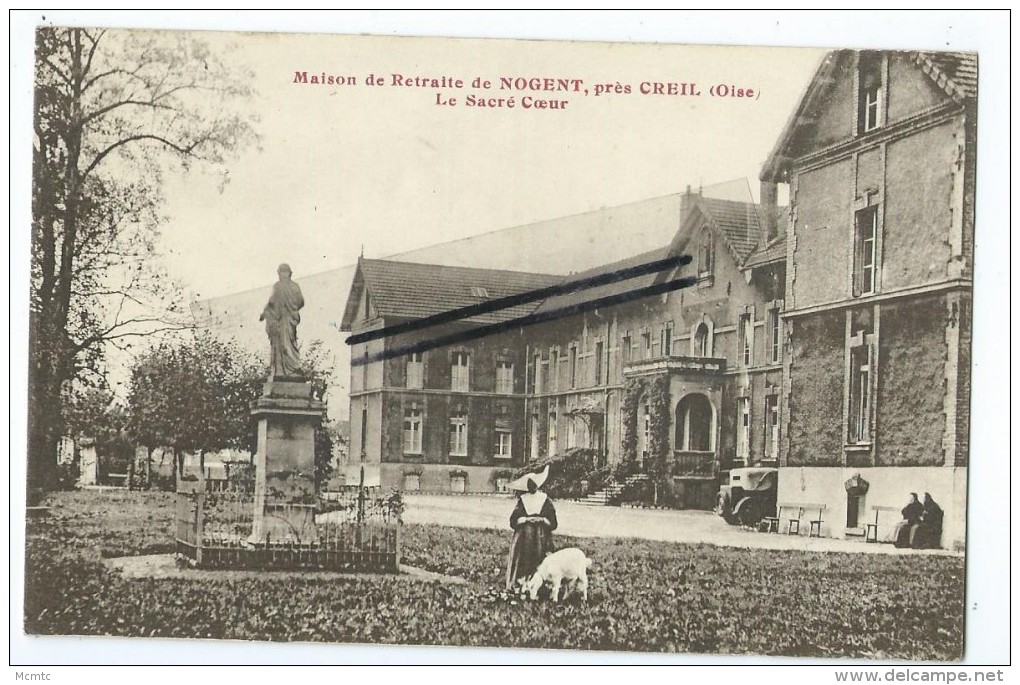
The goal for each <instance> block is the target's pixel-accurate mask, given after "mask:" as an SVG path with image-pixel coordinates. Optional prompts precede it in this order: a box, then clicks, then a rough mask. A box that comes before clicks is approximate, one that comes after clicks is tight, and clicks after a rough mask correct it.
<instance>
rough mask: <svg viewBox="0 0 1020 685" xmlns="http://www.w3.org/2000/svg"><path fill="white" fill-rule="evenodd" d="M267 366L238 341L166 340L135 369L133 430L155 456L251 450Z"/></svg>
mask: <svg viewBox="0 0 1020 685" xmlns="http://www.w3.org/2000/svg"><path fill="white" fill-rule="evenodd" d="M265 378H266V373H265V368H264V366H263V365H262V364H261V363H260V362H259V361H258V360H257V359H256V358H255V357H254V356H253V355H251V354H250V353H248V352H246V351H245V350H244V349H243V348H241V347H240V346H239V345H237V344H236V343H233V342H224V341H222V340H218V339H217V338H215V337H213V336H212V335H210V334H209V333H199V334H197V335H196V336H195V337H194V338H193V339H191V340H185V341H183V342H176V343H174V342H161V343H160V344H158V345H156V346H155V347H154V348H152V349H151V350H150V351H149V352H147V353H146V354H144V355H142V356H141V357H139V358H138V359H137V361H136V362H135V365H134V367H133V368H132V371H131V381H130V390H129V395H128V407H129V415H130V419H129V421H128V427H129V430H130V432H131V435H132V436H133V437H134V438H135V439H136V440H137V441H138V442H139V443H141V444H143V445H145V446H146V448H147V449H148V450H149V451H150V452H151V450H152V449H153V448H156V447H170V448H171V449H173V451H174V453H175V455H176V459H177V468H178V472H179V473H180V472H181V470H182V468H183V462H182V458H183V453H184V452H198V453H199V455H200V458H201V456H202V455H204V454H205V453H206V452H211V451H217V450H221V449H228V448H233V449H241V450H244V449H251V447H252V443H253V441H254V430H253V423H252V420H251V403H252V401H254V400H255V399H256V398H257V397H258V396H259V394H260V392H261V390H262V383H263V382H264V381H265Z"/></svg>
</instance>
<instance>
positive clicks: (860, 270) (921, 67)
mask: <svg viewBox="0 0 1020 685" xmlns="http://www.w3.org/2000/svg"><path fill="white" fill-rule="evenodd" d="M976 98H977V59H976V56H974V55H967V54H958V53H922V52H866V51H850V50H844V51H838V52H833V53H831V54H830V55H829V56H828V57H827V58H826V60H825V61H824V62H823V64H822V66H821V67H820V68H819V71H818V73H817V74H816V76H815V78H814V80H813V81H812V83H811V86H810V87H809V89H808V91H807V93H806V94H805V96H804V99H803V100H802V102H801V104H800V106H799V108H798V110H797V112H796V113H795V115H794V117H793V118H792V119H791V121H790V123H789V124H788V126H787V128H786V130H785V131H784V132H783V134H782V136H781V137H780V140H779V142H778V143H777V145H776V147H775V149H774V151H773V153H772V155H771V156H770V158H769V160H768V161H767V162H766V164H765V166H764V169H763V172H762V178H763V180H765V181H768V182H781V183H789V185H790V196H791V199H792V202H791V217H792V220H791V222H790V228H789V234H788V239H787V262H788V264H789V265H790V267H789V268H788V270H787V284H786V293H787V299H786V310H785V312H784V314H783V316H784V320H785V322H786V332H787V335H788V344H789V348H790V354H789V355H787V358H786V361H785V364H784V382H783V386H784V391H785V393H786V397H785V400H784V402H783V406H784V408H785V409H784V415H783V434H784V435H785V436H786V440H785V449H784V450H783V456H782V458H781V466H782V471H781V474H780V479H779V483H780V485H779V499H780V501H783V500H784V499H786V500H791V501H810V502H820V503H824V504H826V505H827V508H828V511H829V512H830V514H829V516H828V517H827V518H828V519H829V520H828V522H827V525H828V526H830V528H831V530H830V534H832V535H837V536H840V535H843V534H844V533H847V532H852V531H856V530H858V529H859V528H860V527H861V526H862V525H864V524H865V523H866V522H873V521H874V517H875V516H876V515H877V516H878V517H879V525H880V530H882V523H883V521H884V523H885V526H884V528H885V529H886V530H888V529H889V526H891V525H892V523H894V522H895V520H898V517H899V514H898V512H896V511H893V512H885V513H884V512H882V511H881V510H875V509H873V508H874V507H876V506H882V505H897V504H900V503H901V502H902V503H904V504H905V503H906V499H907V495H908V493H909V492H917V493H924V492H930V493H931V495H932V496H933V498H934V499H935V500H936V502H938V503H939V504H940V505H941V506H942V507H943V508H944V509H945V511H946V519H945V527H944V531H943V544H944V545H945V546H962V545H963V542H964V536H965V518H964V512H965V509H966V483H967V463H968V427H969V413H968V408H969V399H970V335H971V288H972V274H973V244H974V172H975V151H976ZM901 506H902V505H901Z"/></svg>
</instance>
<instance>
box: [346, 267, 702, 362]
mask: <svg viewBox="0 0 1020 685" xmlns="http://www.w3.org/2000/svg"><path fill="white" fill-rule="evenodd" d="M697 282H698V279H697V278H694V277H693V276H687V277H684V278H678V279H676V280H673V281H666V282H665V283H656V284H653V285H650V286H646V287H644V288H637V289H635V290H628V291H627V292H624V293H617V294H615V295H607V296H605V297H599V298H596V299H594V300H589V301H587V302H581V303H578V304H573V305H569V306H566V307H560V308H558V309H552V310H550V311H548V312H542V313H539V314H528V315H527V316H520V317H517V318H516V319H510V320H508V321H502V322H500V323H494V324H488V325H485V326H479V327H477V328H472V329H470V330H467V331H460V332H457V333H449V334H447V335H443V336H440V337H438V338H432V339H429V340H423V341H421V342H417V343H413V344H410V345H403V346H401V347H393V348H390V349H386V350H382V351H380V352H376V353H375V354H370V355H366V356H364V357H358V358H354V359H352V360H351V367H357V366H363V365H365V364H370V363H372V362H378V361H383V360H384V359H392V358H394V357H403V356H406V355H408V354H411V353H412V352H427V351H428V350H433V349H435V348H437V347H446V346H447V345H455V344H457V343H462V342H467V341H469V340H477V339H478V338H484V337H485V336H487V335H494V334H496V333H503V332H505V331H509V330H513V329H516V328H523V327H525V326H533V325H535V324H538V323H544V322H546V321H552V320H555V319H559V318H562V317H564V316H572V315H574V314H580V313H582V312H587V311H592V310H594V309H600V308H602V307H611V306H613V305H617V304H623V303H625V302H631V301H633V300H638V299H641V298H643V297H651V296H653V295H661V294H663V293H668V292H672V291H674V290H680V289H681V288H687V287H689V286H692V285H694V284H695V283H697Z"/></svg>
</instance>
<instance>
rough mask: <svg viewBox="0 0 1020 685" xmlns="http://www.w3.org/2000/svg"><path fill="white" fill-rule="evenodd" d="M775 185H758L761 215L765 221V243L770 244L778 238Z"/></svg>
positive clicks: (766, 183) (777, 210)
mask: <svg viewBox="0 0 1020 685" xmlns="http://www.w3.org/2000/svg"><path fill="white" fill-rule="evenodd" d="M777 192H778V191H777V188H776V184H775V183H773V182H770V181H762V182H761V185H760V195H761V213H762V217H763V218H764V219H765V226H764V227H763V228H764V229H765V241H766V242H769V243H770V242H772V241H773V240H775V239H776V238H777V237H778V236H779V207H778V204H777V202H778V201H777Z"/></svg>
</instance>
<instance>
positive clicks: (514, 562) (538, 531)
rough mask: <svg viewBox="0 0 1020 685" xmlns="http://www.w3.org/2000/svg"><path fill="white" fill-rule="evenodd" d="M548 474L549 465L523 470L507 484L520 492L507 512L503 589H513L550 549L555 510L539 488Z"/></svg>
mask: <svg viewBox="0 0 1020 685" xmlns="http://www.w3.org/2000/svg"><path fill="white" fill-rule="evenodd" d="M548 477H549V467H548V466H546V467H545V469H544V470H543V471H541V472H540V473H527V474H525V475H523V476H521V477H520V478H518V479H517V480H515V481H513V482H512V483H510V487H511V488H513V489H514V490H516V491H518V492H522V491H523V494H521V495H520V497H518V498H517V506H516V507H514V511H513V513H512V514H510V527H511V528H513V531H514V538H513V542H511V543H510V559H509V561H508V562H507V569H506V589H507V590H513V589H514V587H515V586H516V584H517V581H518V580H519V579H522V578H529V577H531V576H532V575H533V574H534V573H535V571H536V570H537V569H538V565H539V564H541V563H542V559H544V558H545V555H546V554H548V553H549V552H551V551H552V532H553V531H554V530H556V509H555V507H553V504H552V502H551V501H550V500H549V497H548V496H546V494H545V493H544V492H541V491H540V490H539V488H541V487H542V485H543V484H544V483H545V479H546V478H548Z"/></svg>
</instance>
